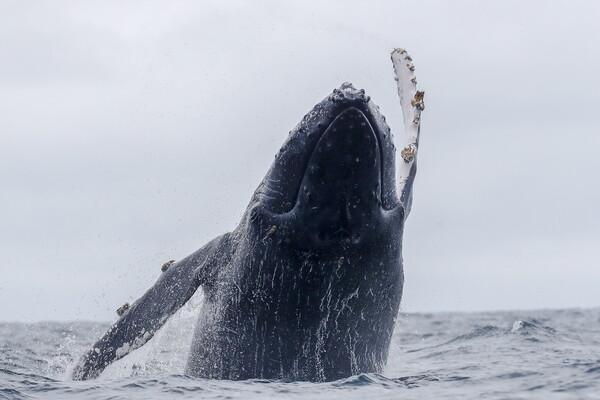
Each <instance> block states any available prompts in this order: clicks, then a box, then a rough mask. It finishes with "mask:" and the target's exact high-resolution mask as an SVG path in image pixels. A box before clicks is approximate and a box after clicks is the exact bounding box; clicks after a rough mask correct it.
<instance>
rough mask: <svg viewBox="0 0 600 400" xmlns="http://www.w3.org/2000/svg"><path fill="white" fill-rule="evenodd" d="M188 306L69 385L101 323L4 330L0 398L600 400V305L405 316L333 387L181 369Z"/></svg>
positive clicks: (6, 326) (0, 330)
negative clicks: (359, 367) (378, 359)
mask: <svg viewBox="0 0 600 400" xmlns="http://www.w3.org/2000/svg"><path fill="white" fill-rule="evenodd" d="M193 309H194V304H191V305H190V306H188V308H187V309H183V310H181V312H179V313H178V314H177V315H176V316H175V317H173V318H172V319H171V320H170V321H169V322H168V323H167V325H166V326H165V328H163V329H162V330H161V331H159V332H158V334H157V335H156V336H155V337H154V338H153V339H152V340H151V341H150V342H148V344H147V345H146V346H144V347H142V348H140V349H138V350H135V351H134V352H132V353H131V354H130V355H128V356H127V357H125V358H123V359H122V360H119V361H118V362H117V363H115V364H114V365H112V366H111V367H109V368H108V369H107V370H106V371H105V372H104V373H103V374H102V376H101V377H100V378H99V379H97V380H94V381H88V382H75V381H72V380H71V379H70V378H69V372H70V369H71V368H72V367H73V363H74V361H75V359H76V358H77V357H79V355H80V354H81V353H83V351H84V350H85V349H87V348H88V346H90V345H91V344H92V342H94V340H95V339H97V338H98V337H99V335H100V334H102V333H103V332H104V331H105V329H106V328H107V327H108V325H109V322H107V323H92V322H81V321H75V322H40V323H34V324H24V323H2V324H0V398H1V399H171V398H177V399H265V398H271V399H299V398H301V399H344V400H350V399H368V400H376V399H555V398H556V399H563V398H564V399H600V309H586V310H580V309H570V310H542V311H512V312H478V313H433V314H412V313H411V314H400V315H399V317H398V322H397V325H396V332H395V335H394V338H393V343H392V350H391V353H390V357H389V361H388V365H387V367H386V369H385V370H384V371H383V373H382V374H364V375H358V376H353V377H349V378H347V379H343V380H339V381H336V382H329V383H308V382H281V381H269V380H249V381H240V382H232V381H219V380H207V379H198V378H192V377H188V376H185V375H183V374H182V371H183V368H184V365H185V360H186V357H187V352H188V349H189V343H190V341H191V333H192V329H193V325H194V319H195V315H194V312H193Z"/></svg>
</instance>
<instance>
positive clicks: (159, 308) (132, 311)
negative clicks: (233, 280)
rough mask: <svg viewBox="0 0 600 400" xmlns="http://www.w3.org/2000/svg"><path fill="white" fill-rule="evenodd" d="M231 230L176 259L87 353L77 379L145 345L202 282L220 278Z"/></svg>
mask: <svg viewBox="0 0 600 400" xmlns="http://www.w3.org/2000/svg"><path fill="white" fill-rule="evenodd" d="M229 236H230V234H228V233H227V234H224V235H222V236H219V237H218V238H216V239H214V240H212V241H211V242H209V243H207V244H206V245H205V246H204V247H202V248H201V249H200V250H198V251H196V252H195V253H193V254H191V255H190V256H188V257H186V258H184V259H182V260H180V261H178V262H176V263H173V264H172V265H170V267H169V268H168V269H167V270H166V271H164V272H163V273H162V274H161V275H160V277H159V278H158V281H157V282H156V283H155V284H154V285H153V286H152V287H151V288H150V289H149V290H148V291H147V292H146V293H145V294H144V295H143V296H142V297H141V298H139V299H138V300H137V301H135V302H134V303H133V305H131V307H130V308H129V309H128V310H126V311H125V312H124V313H123V315H122V316H121V318H120V319H119V320H118V321H117V322H115V323H114V324H113V325H112V326H111V327H110V328H109V329H108V331H107V332H106V333H105V334H104V335H103V336H102V337H101V338H100V339H99V340H98V341H97V342H96V343H95V344H94V346H93V347H92V349H91V350H89V351H88V352H87V353H85V354H84V355H83V356H82V357H81V359H80V360H79V362H78V363H77V365H76V366H75V369H74V370H73V379H77V380H87V379H93V378H96V377H98V376H99V375H100V373H101V372H102V371H103V370H104V369H105V368H106V367H107V366H108V365H109V364H110V363H112V362H113V361H115V360H118V359H119V358H122V357H124V356H125V355H127V354H128V353H129V352H130V351H132V350H134V349H136V348H138V347H140V346H142V345H144V344H145V343H146V342H147V341H148V340H150V338H152V336H153V335H154V333H155V332H156V331H157V330H158V329H159V328H160V327H161V326H162V325H163V324H164V323H165V322H166V321H167V320H168V318H169V317H170V316H171V315H172V314H173V313H175V311H177V310H178V309H179V308H180V307H181V306H183V305H184V304H185V303H186V302H187V301H188V300H189V299H190V297H192V295H193V294H194V293H195V292H196V290H197V289H198V287H199V286H201V285H207V284H208V285H210V284H212V283H213V281H214V279H216V274H217V272H218V271H215V267H216V265H218V263H217V262H215V261H216V260H217V259H219V258H221V257H226V256H227V255H228V254H229V248H230V239H229Z"/></svg>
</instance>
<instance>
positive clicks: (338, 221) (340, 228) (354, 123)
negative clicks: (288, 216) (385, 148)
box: [293, 107, 383, 244]
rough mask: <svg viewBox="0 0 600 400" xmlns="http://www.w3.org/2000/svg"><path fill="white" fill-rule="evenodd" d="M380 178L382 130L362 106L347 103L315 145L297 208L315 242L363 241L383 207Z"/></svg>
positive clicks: (304, 228)
mask: <svg viewBox="0 0 600 400" xmlns="http://www.w3.org/2000/svg"><path fill="white" fill-rule="evenodd" d="M381 181H382V153H381V145H380V141H379V138H378V135H377V133H376V132H375V130H374V129H373V127H372V125H371V123H370V122H369V119H368V117H367V116H366V115H365V113H364V112H363V111H361V110H359V109H358V108H356V107H348V108H346V109H345V110H343V111H342V112H341V113H339V114H338V116H337V117H336V118H335V119H334V120H333V122H332V123H331V124H330V125H329V126H328V127H327V128H326V129H325V131H324V132H323V134H322V136H321V138H320V139H319V141H318V142H317V144H316V146H315V148H314V150H313V151H312V154H311V155H310V158H309V160H308V163H307V165H306V169H305V172H304V176H303V178H302V182H301V184H300V187H299V190H298V195H297V198H296V204H295V207H294V210H293V213H294V214H295V215H296V216H300V215H301V216H302V217H303V218H299V219H300V220H302V221H304V227H303V230H306V233H308V234H309V235H310V236H311V239H312V241H313V242H316V243H318V244H327V243H330V242H340V241H341V242H350V243H358V242H360V241H361V240H362V238H363V235H364V233H365V232H366V231H367V230H369V229H368V228H369V227H373V226H374V225H375V224H376V222H377V219H378V218H377V216H378V215H379V214H380V213H381V212H382V211H383V210H382V206H381V193H382V192H381V190H382V185H381Z"/></svg>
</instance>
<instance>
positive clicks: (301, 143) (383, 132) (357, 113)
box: [251, 83, 403, 249]
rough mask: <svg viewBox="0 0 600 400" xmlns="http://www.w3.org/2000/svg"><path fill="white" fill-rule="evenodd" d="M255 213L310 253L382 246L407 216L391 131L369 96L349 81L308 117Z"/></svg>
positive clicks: (257, 198) (263, 187)
mask: <svg viewBox="0 0 600 400" xmlns="http://www.w3.org/2000/svg"><path fill="white" fill-rule="evenodd" d="M251 207H252V210H253V211H252V212H253V215H254V216H257V215H262V216H265V215H266V216H267V217H268V218H267V219H268V221H269V223H268V225H269V224H270V225H269V226H267V229H268V228H271V229H279V228H283V229H286V230H287V232H288V235H287V237H288V240H289V241H290V242H292V243H295V244H297V245H298V246H299V247H301V248H306V249H323V248H329V247H331V246H338V245H361V244H364V243H367V242H369V241H373V240H377V237H378V236H379V235H380V234H384V233H385V232H387V231H388V230H389V229H390V225H393V221H395V220H397V219H398V218H401V217H402V213H403V209H402V206H401V204H400V202H399V199H398V196H397V193H396V185H395V148H394V144H393V139H392V135H391V132H390V128H389V126H388V125H387V124H386V122H385V117H383V116H382V115H381V113H380V112H379V108H378V107H377V106H376V105H375V104H374V103H373V102H372V101H371V99H370V97H369V96H367V95H366V94H365V91H364V90H362V89H360V90H359V89H356V88H355V87H354V86H353V85H352V84H351V83H343V84H342V85H341V86H340V87H339V88H337V89H334V90H333V92H332V93H331V94H330V95H328V96H327V97H326V98H325V99H323V100H322V101H321V102H320V103H318V104H317V105H315V107H314V108H313V109H312V110H311V111H310V112H308V114H306V115H305V116H304V118H303V119H302V121H301V122H300V123H299V124H298V125H297V126H296V127H295V128H294V129H293V130H292V131H291V132H290V134H289V137H288V138H287V140H286V141H285V143H284V144H283V146H282V147H281V150H280V151H279V152H278V154H277V155H276V157H275V161H274V162H273V164H272V166H271V168H270V169H269V171H268V173H267V175H266V176H265V178H264V179H263V181H262V183H261V184H260V186H259V187H258V189H257V190H256V192H255V193H254V196H253V200H252V203H251ZM263 220H264V218H263ZM395 225H397V226H401V224H395ZM273 227H274V228H273Z"/></svg>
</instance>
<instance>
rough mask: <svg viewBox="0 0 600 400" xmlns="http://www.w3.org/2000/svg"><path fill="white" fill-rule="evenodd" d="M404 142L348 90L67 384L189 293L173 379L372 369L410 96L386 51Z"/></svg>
mask: <svg viewBox="0 0 600 400" xmlns="http://www.w3.org/2000/svg"><path fill="white" fill-rule="evenodd" d="M392 61H393V63H394V67H395V71H396V81H397V84H398V92H399V94H400V99H401V105H402V109H403V114H404V120H405V130H406V141H405V144H406V146H404V147H403V148H402V150H401V159H400V160H399V165H398V168H397V167H396V157H395V153H396V147H395V144H394V141H393V138H392V134H391V131H390V128H389V127H388V125H387V124H386V122H385V118H384V117H383V115H382V114H381V113H380V111H379V108H378V107H377V106H376V105H375V104H374V103H373V101H371V99H370V97H369V96H367V95H366V94H365V91H364V90H362V89H361V90H358V89H356V88H355V87H354V86H353V85H352V84H350V83H344V84H342V85H341V86H340V87H339V88H337V89H334V90H333V92H332V93H331V94H330V95H328V96H327V97H326V98H325V99H324V100H322V101H321V102H320V103H318V104H317V105H316V106H314V108H313V109H312V110H310V111H309V112H308V114H306V115H305V116H304V118H303V119H302V121H301V122H300V123H299V124H298V125H297V126H296V127H295V128H294V129H293V130H292V131H291V132H290V134H289V136H288V138H287V140H286V141H285V143H284V144H283V146H282V147H281V150H280V151H279V153H278V154H277V155H276V157H275V160H274V162H273V164H272V166H271V168H270V169H269V171H268V172H267V174H266V176H265V177H264V179H263V180H262V182H261V183H260V185H259V186H258V188H257V189H256V191H255V193H254V194H253V196H252V198H251V200H250V204H249V205H248V208H247V210H246V212H245V213H244V214H243V216H242V219H241V221H240V223H239V224H238V225H237V227H236V228H235V230H233V231H232V232H229V233H225V234H223V235H221V236H219V237H217V238H215V239H213V240H212V241H211V242H209V243H208V244H206V245H205V246H204V247H202V248H200V249H199V250H197V251H196V252H195V253H193V254H191V255H189V256H188V257H186V258H184V259H182V260H179V261H177V262H173V261H170V262H168V263H167V264H168V265H167V264H165V265H164V266H163V268H162V269H163V272H162V274H161V275H160V277H159V279H158V280H157V282H156V283H155V284H154V285H153V286H152V287H151V288H150V289H149V290H148V291H147V292H146V293H145V294H144V295H143V296H142V297H141V298H140V299H138V300H137V301H135V302H134V303H133V304H132V305H131V306H129V307H126V308H124V309H122V310H121V315H120V318H119V319H118V320H117V322H115V323H114V324H113V325H112V326H111V327H110V328H109V329H108V331H107V332H106V333H105V334H104V335H103V336H102V337H101V338H100V339H99V340H98V341H97V342H96V343H95V344H94V345H93V347H92V349H90V350H89V351H88V352H86V353H85V354H84V355H83V356H82V357H81V359H80V360H79V362H78V363H77V365H76V366H75V368H74V371H73V378H74V379H81V380H84V379H91V378H95V377H97V376H99V374H100V373H101V372H102V371H103V370H104V369H105V367H106V366H107V365H109V364H110V363H111V362H113V361H115V360H117V359H119V358H121V357H123V356H124V355H126V354H127V353H128V352H130V351H132V350H133V349H135V348H138V347H140V346H142V345H143V344H144V343H146V342H147V341H148V340H149V339H150V338H151V337H152V336H153V334H154V333H155V332H156V331H157V329H159V328H160V327H161V326H162V325H163V324H164V323H165V321H166V320H167V319H168V318H169V316H171V315H172V314H173V313H174V312H176V311H177V310H178V309H179V308H180V307H181V306H182V305H184V304H185V303H186V301H187V300H188V299H190V297H191V296H192V295H193V294H194V293H195V292H196V290H198V289H199V288H201V289H202V290H203V291H204V295H205V300H204V302H203V304H202V305H201V308H202V309H201V311H200V314H199V315H200V316H199V319H198V322H197V326H196V330H195V334H194V339H193V342H192V348H191V350H190V355H189V360H188V362H187V367H186V374H189V375H192V376H197V377H204V378H215V379H233V380H240V379H251V378H265V379H284V380H305V381H330V380H336V379H340V378H344V377H348V376H351V375H355V374H358V373H368V372H380V371H381V369H382V367H383V366H384V365H385V362H386V358H387V355H388V349H389V345H390V339H391V336H392V333H393V330H394V324H395V318H396V315H397V312H398V309H399V306H400V300H401V298H402V288H403V284H404V274H403V265H402V235H403V230H404V222H405V220H406V217H407V215H408V213H409V211H410V207H411V202H412V201H411V199H412V187H413V182H414V177H415V173H416V149H417V146H418V134H419V129H420V113H421V111H422V110H423V107H424V105H423V92H419V91H416V79H415V78H414V74H413V71H414V66H413V65H412V63H411V59H410V57H409V56H408V54H406V52H405V51H404V50H401V49H396V50H395V51H394V52H393V53H392Z"/></svg>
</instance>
